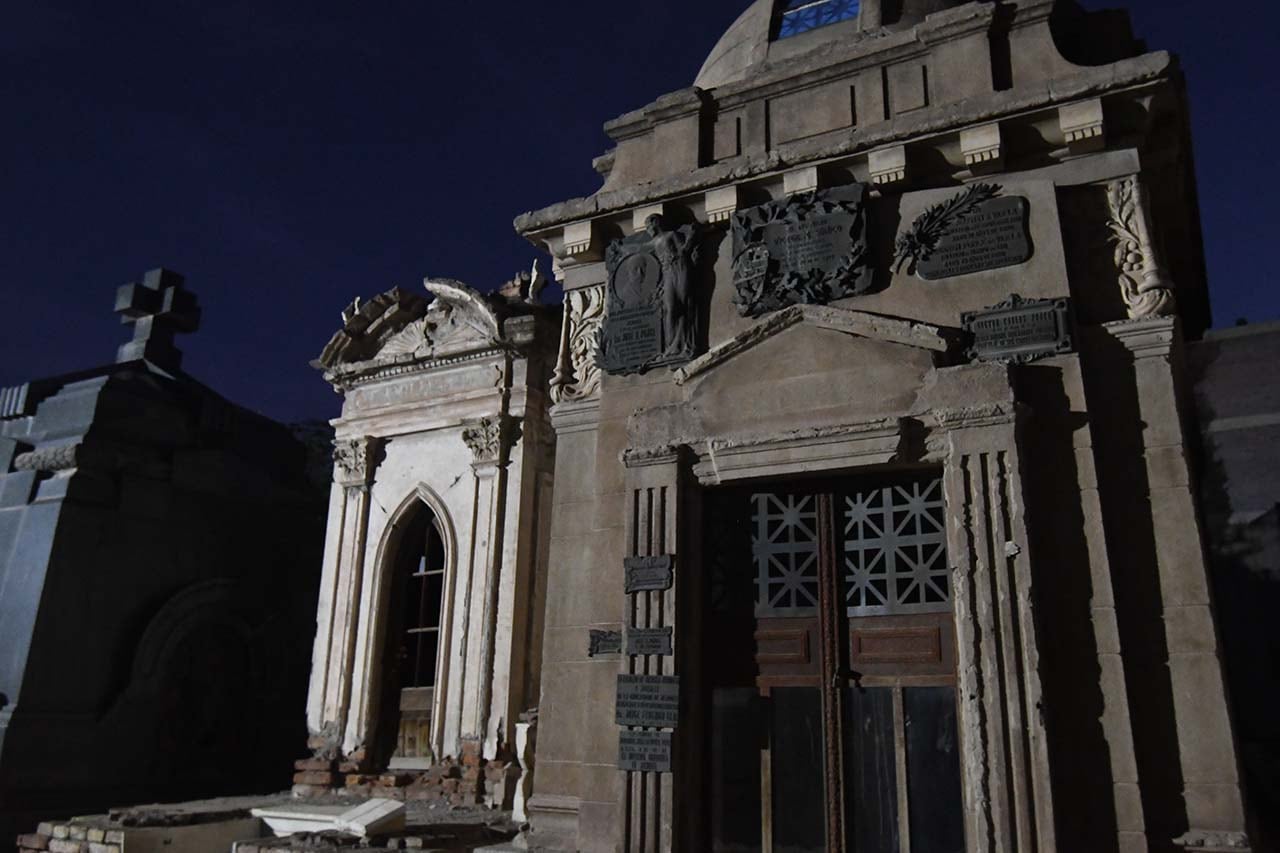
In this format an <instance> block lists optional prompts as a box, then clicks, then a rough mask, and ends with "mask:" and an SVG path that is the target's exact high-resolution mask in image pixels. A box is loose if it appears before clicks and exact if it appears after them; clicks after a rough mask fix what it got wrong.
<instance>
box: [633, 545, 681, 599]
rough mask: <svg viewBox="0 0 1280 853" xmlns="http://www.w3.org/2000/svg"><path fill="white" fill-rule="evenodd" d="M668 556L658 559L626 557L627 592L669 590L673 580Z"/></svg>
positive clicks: (670, 559) (670, 560)
mask: <svg viewBox="0 0 1280 853" xmlns="http://www.w3.org/2000/svg"><path fill="white" fill-rule="evenodd" d="M673 563H674V560H672V558H671V555H670V554H664V555H662V556H660V557H627V559H626V563H625V567H626V572H627V580H626V590H627V592H629V593H630V592H660V591H662V590H665V589H671V584H672V583H673V582H674V580H675V576H674V574H673V572H672V565H673Z"/></svg>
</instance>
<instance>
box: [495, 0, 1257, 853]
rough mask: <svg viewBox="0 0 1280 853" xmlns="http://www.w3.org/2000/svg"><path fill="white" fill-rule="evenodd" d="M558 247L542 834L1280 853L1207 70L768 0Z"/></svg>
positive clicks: (529, 219) (667, 99)
mask: <svg viewBox="0 0 1280 853" xmlns="http://www.w3.org/2000/svg"><path fill="white" fill-rule="evenodd" d="M605 129H606V132H607V133H608V135H609V136H610V137H611V139H612V140H613V143H614V146H613V147H612V148H611V149H610V150H609V151H608V152H606V153H605V154H603V155H602V156H601V157H599V158H598V159H597V160H596V163H595V165H596V168H597V169H598V171H599V172H600V174H601V176H602V177H603V181H604V183H603V186H602V187H601V188H600V190H599V191H597V192H596V193H595V194H594V195H591V196H590V197H587V198H579V199H572V200H569V201H565V202H563V203H560V204H556V205H553V206H551V207H548V208H545V209H542V210H538V211H534V212H532V213H527V214H524V215H523V216H520V217H519V218H518V219H517V220H516V227H517V230H518V231H519V232H520V233H521V234H523V235H524V236H526V237H527V238H528V239H529V240H530V241H531V242H532V243H533V244H534V245H535V246H538V247H539V248H543V249H545V250H546V251H548V252H550V253H551V254H552V255H553V257H554V268H555V275H556V277H557V279H558V280H559V281H560V282H561V283H562V284H563V286H564V289H565V300H564V329H565V330H564V334H563V339H562V340H563V344H562V347H561V351H560V361H559V366H558V371H557V374H556V379H555V381H554V382H553V384H552V387H551V400H552V402H553V403H554V405H553V406H552V407H551V411H550V417H551V422H552V424H553V426H554V430H555V445H556V452H555V478H554V498H553V504H552V507H551V516H552V519H551V543H550V559H549V562H548V563H547V571H548V574H547V581H546V583H547V588H546V601H547V606H546V612H545V626H546V627H545V635H544V641H543V661H542V672H541V675H542V682H541V694H540V697H539V700H538V705H539V720H540V722H539V727H540V729H539V736H538V744H537V755H536V757H537V762H536V773H535V781H534V795H533V797H532V799H531V801H530V803H529V812H530V818H531V821H532V827H533V832H532V842H533V844H534V846H541V847H543V848H546V849H554V850H582V851H619V850H623V851H628V853H633V852H634V853H647V851H668V850H685V851H745V850H761V851H800V850H803V851H820V850H827V851H836V850H847V851H876V853H888V851H901V852H902V853H907V851H918V853H941V851H960V850H964V851H1024V852H1025V851H1052V850H1064V851H1084V850H1089V851H1097V850H1110V851H1121V850H1123V851H1139V850H1162V851H1170V850H1176V849H1197V850H1245V849H1250V842H1249V840H1248V837H1247V829H1248V827H1247V825H1246V824H1247V820H1246V804H1245V798H1244V793H1243V790H1242V784H1241V773H1240V765H1239V763H1238V761H1237V750H1236V740H1235V735H1234V732H1233V723H1232V716H1231V713H1230V709H1229V706H1228V699H1227V691H1226V689H1225V686H1224V674H1223V666H1222V661H1221V656H1220V646H1219V641H1218V631H1217V628H1216V626H1215V614H1214V607H1213V603H1212V595H1211V592H1210V583H1209V575H1208V571H1207V568H1206V558H1205V553H1206V541H1205V537H1204V536H1203V534H1202V529H1201V522H1202V515H1201V512H1200V509H1199V506H1198V503H1197V495H1196V490H1195V488H1194V483H1195V481H1196V476H1197V472H1196V471H1195V469H1194V465H1193V462H1194V458H1195V457H1194V454H1193V452H1192V450H1193V449H1194V447H1195V446H1196V444H1197V441H1198V439H1197V438H1196V437H1195V435H1194V433H1193V432H1192V431H1191V427H1190V424H1191V417H1192V411H1191V409H1190V400H1189V395H1188V382H1187V373H1186V369H1185V367H1184V361H1183V356H1184V349H1185V342H1186V341H1188V340H1192V339H1197V338H1199V337H1200V336H1201V335H1202V333H1203V331H1204V329H1205V328H1206V326H1207V325H1208V322H1209V317H1208V310H1207V304H1208V303H1207V297H1206V285H1205V275H1204V263H1203V253H1202V247H1201V239H1200V232H1199V224H1198V216H1197V205H1196V187H1195V183H1194V178H1193V171H1192V166H1191V148H1190V141H1189V134H1188V119H1187V106H1186V96H1185V89H1184V83H1183V79H1182V73H1181V71H1180V69H1179V66H1178V63H1177V60H1176V59H1175V58H1174V57H1173V56H1171V55H1169V54H1167V53H1163V52H1148V51H1146V49H1145V47H1144V46H1143V44H1142V43H1141V42H1140V41H1138V40H1136V39H1135V38H1134V37H1133V35H1132V34H1131V33H1130V31H1129V27H1128V23H1127V19H1126V18H1125V16H1124V15H1117V14H1113V13H1099V14H1086V13H1085V12H1083V11H1082V10H1081V9H1080V8H1079V7H1077V6H1076V5H1075V4H1074V3H1072V2H1068V0H1058V1H1057V2H1054V0H1017V2H968V3H962V2H948V0H901V2H890V0H862V2H861V3H859V2H857V0H853V2H850V0H810V2H805V0H757V2H755V3H752V4H751V5H750V6H749V8H748V9H747V10H746V11H745V12H744V13H743V14H742V16H741V17H740V18H739V19H738V21H737V22H736V23H734V24H733V25H732V26H731V27H730V28H729V30H728V31H727V32H726V33H725V35H724V37H723V38H722V39H721V40H720V42H719V43H718V44H717V45H716V46H715V47H714V48H713V49H712V51H711V54H710V55H709V56H708V58H707V61H706V64H705V66H704V67H703V69H702V71H701V73H700V74H699V75H698V77H697V79H696V80H695V81H694V82H693V85H692V86H691V87H690V88H687V89H683V90H681V91H677V92H673V93H670V94H666V95H662V96H661V97H658V98H657V99H656V100H655V101H653V102H652V103H650V104H648V105H647V106H644V107H642V108H640V109H637V110H634V111H632V112H629V113H626V114H625V115H623V116H621V117H619V118H617V119H614V120H613V121H611V122H609V123H608V124H607V125H606V126H605Z"/></svg>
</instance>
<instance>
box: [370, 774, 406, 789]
mask: <svg viewBox="0 0 1280 853" xmlns="http://www.w3.org/2000/svg"><path fill="white" fill-rule="evenodd" d="M412 783H413V774H411V773H383V774H382V775H381V776H379V777H378V784H379V785H381V786H382V787H384V788H403V787H404V786H406V785H409V784H412Z"/></svg>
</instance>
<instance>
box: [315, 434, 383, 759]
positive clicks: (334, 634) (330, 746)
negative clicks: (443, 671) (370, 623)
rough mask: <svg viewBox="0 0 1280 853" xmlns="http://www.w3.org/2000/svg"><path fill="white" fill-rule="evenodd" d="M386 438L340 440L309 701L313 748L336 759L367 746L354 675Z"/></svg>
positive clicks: (336, 444)
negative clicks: (358, 726) (374, 487)
mask: <svg viewBox="0 0 1280 853" xmlns="http://www.w3.org/2000/svg"><path fill="white" fill-rule="evenodd" d="M381 448H382V441H381V439H377V438H368V437H364V438H350V439H339V440H337V441H335V442H334V453H333V460H334V468H333V481H334V485H333V490H332V494H331V497H330V507H329V529H328V533H327V536H326V541H325V563H324V570H323V574H322V578H321V590H320V599H319V607H318V615H317V619H316V623H317V625H316V638H315V646H314V650H313V654H312V665H311V686H310V695H309V697H308V701H307V725H308V728H309V730H310V734H311V742H310V747H311V748H312V749H313V750H314V751H316V753H317V754H320V753H325V754H327V755H330V756H332V757H336V756H337V754H338V753H348V752H350V751H352V750H354V749H356V748H358V746H359V745H360V744H361V742H362V740H363V733H362V732H357V731H353V730H352V729H351V728H350V725H349V723H351V722H353V719H352V716H353V715H351V714H350V709H351V708H353V707H356V703H357V702H358V701H359V699H360V697H359V696H356V695H353V692H356V693H358V692H359V691H356V690H355V689H354V688H353V685H352V682H351V673H352V669H353V666H354V659H355V642H356V633H357V629H358V627H359V625H360V618H361V608H362V606H363V604H364V602H362V600H361V588H362V586H363V576H364V560H365V550H366V548H365V546H366V539H367V536H368V529H369V487H370V484H371V483H372V482H373V478H374V473H375V471H376V469H377V464H378V458H379V454H380V452H381Z"/></svg>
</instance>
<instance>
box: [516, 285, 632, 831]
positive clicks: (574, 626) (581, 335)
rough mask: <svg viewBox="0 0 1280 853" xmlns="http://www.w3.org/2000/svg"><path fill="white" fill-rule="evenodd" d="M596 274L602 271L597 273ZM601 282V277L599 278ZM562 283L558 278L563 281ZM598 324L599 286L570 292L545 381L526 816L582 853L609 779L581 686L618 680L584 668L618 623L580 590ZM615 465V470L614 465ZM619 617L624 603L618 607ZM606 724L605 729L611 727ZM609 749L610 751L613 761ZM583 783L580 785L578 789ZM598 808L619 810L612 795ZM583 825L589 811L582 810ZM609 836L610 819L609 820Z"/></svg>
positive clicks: (590, 526) (588, 558)
mask: <svg viewBox="0 0 1280 853" xmlns="http://www.w3.org/2000/svg"><path fill="white" fill-rule="evenodd" d="M597 266H599V265H597ZM600 271H601V274H603V268H602V267H601V269H600ZM562 281H563V279H562ZM603 317H604V285H603V284H601V283H598V281H597V282H595V283H592V284H590V285H589V286H586V287H583V288H579V289H570V290H568V291H567V292H566V294H565V300H564V325H563V327H562V338H561V341H560V353H559V359H558V361H557V367H556V372H555V376H554V377H553V379H552V381H551V400H552V402H553V403H554V405H553V407H552V409H551V423H552V427H553V429H554V430H555V440H556V456H555V489H554V491H553V494H552V500H553V506H552V507H551V508H550V511H551V512H552V523H551V542H550V548H549V552H550V558H549V561H548V566H547V595H546V601H547V606H546V616H545V620H546V622H545V635H544V640H543V659H542V667H541V669H542V681H541V690H540V698H539V708H538V721H539V722H538V728H539V731H538V740H537V745H536V762H537V774H536V782H537V785H536V788H535V789H534V790H533V791H532V792H531V793H528V794H527V795H526V796H527V800H526V810H527V812H528V815H529V821H530V824H531V825H532V835H531V842H532V844H533V846H535V847H546V848H547V849H565V850H575V849H579V848H580V845H579V843H578V839H579V835H580V831H579V830H580V824H581V822H582V820H583V808H582V800H583V797H582V794H583V791H584V786H593V785H594V786H597V787H598V785H597V783H598V782H599V781H603V780H608V781H612V780H616V778H617V772H616V771H615V770H613V769H612V768H611V767H610V768H607V769H606V768H597V767H595V766H590V767H584V766H583V760H584V757H589V756H588V753H589V751H590V743H589V741H590V740H591V739H592V737H591V735H592V732H591V731H590V730H588V731H586V732H584V723H585V720H586V715H587V713H588V712H589V711H591V712H593V713H599V711H596V710H594V709H595V707H596V703H594V702H591V703H589V702H586V701H584V700H583V695H582V693H583V689H584V687H583V686H584V685H587V687H586V689H587V690H590V685H591V684H593V683H594V682H595V681H596V680H597V679H596V678H595V672H596V670H604V669H607V670H609V674H610V675H614V674H615V673H616V667H615V666H614V662H613V661H609V660H591V659H590V658H589V657H588V637H589V635H590V631H591V630H593V629H597V630H598V629H609V630H615V629H616V628H618V627H620V615H619V617H618V618H619V622H618V623H615V622H613V621H612V619H613V617H610V621H609V622H608V623H605V622H602V621H601V618H602V617H601V616H600V615H599V614H597V613H596V612H595V610H596V608H595V607H594V606H593V603H592V601H591V596H590V595H583V594H582V590H583V589H584V588H588V589H589V588H590V586H591V585H594V584H595V583H596V582H595V580H594V579H593V578H592V573H593V572H596V571H597V565H598V559H597V555H599V554H602V553H603V552H604V551H605V550H606V549H604V548H603V547H602V543H603V542H607V541H608V539H609V538H610V536H609V534H607V533H606V534H604V535H602V534H601V532H600V531H599V530H598V528H599V526H600V525H601V524H604V523H606V522H604V521H603V517H602V516H603V510H602V507H604V506H606V505H607V501H608V500H609V499H608V498H602V497H601V495H600V490H601V486H600V483H599V482H598V479H597V468H596V466H597V459H598V458H600V456H601V451H600V378H601V377H600V370H599V368H598V367H597V366H596V335H597V332H598V331H599V329H600V323H601V321H602V319H603ZM614 464H615V465H616V459H615V462H614ZM617 610H618V611H619V614H620V612H621V610H622V607H621V602H620V601H619V602H618V603H617ZM608 722H609V724H612V720H609V721H608ZM616 748H617V747H616V742H615V744H614V745H613V749H614V751H615V752H616ZM584 777H586V779H585V780H584ZM594 793H595V799H607V800H610V801H615V802H616V795H615V794H614V793H613V792H612V791H609V790H607V789H606V790H605V791H596V792H594ZM586 811H587V812H588V814H587V820H588V821H590V820H591V819H592V818H591V815H590V812H591V808H590V807H588V808H587V810H586ZM610 829H612V813H610Z"/></svg>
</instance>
